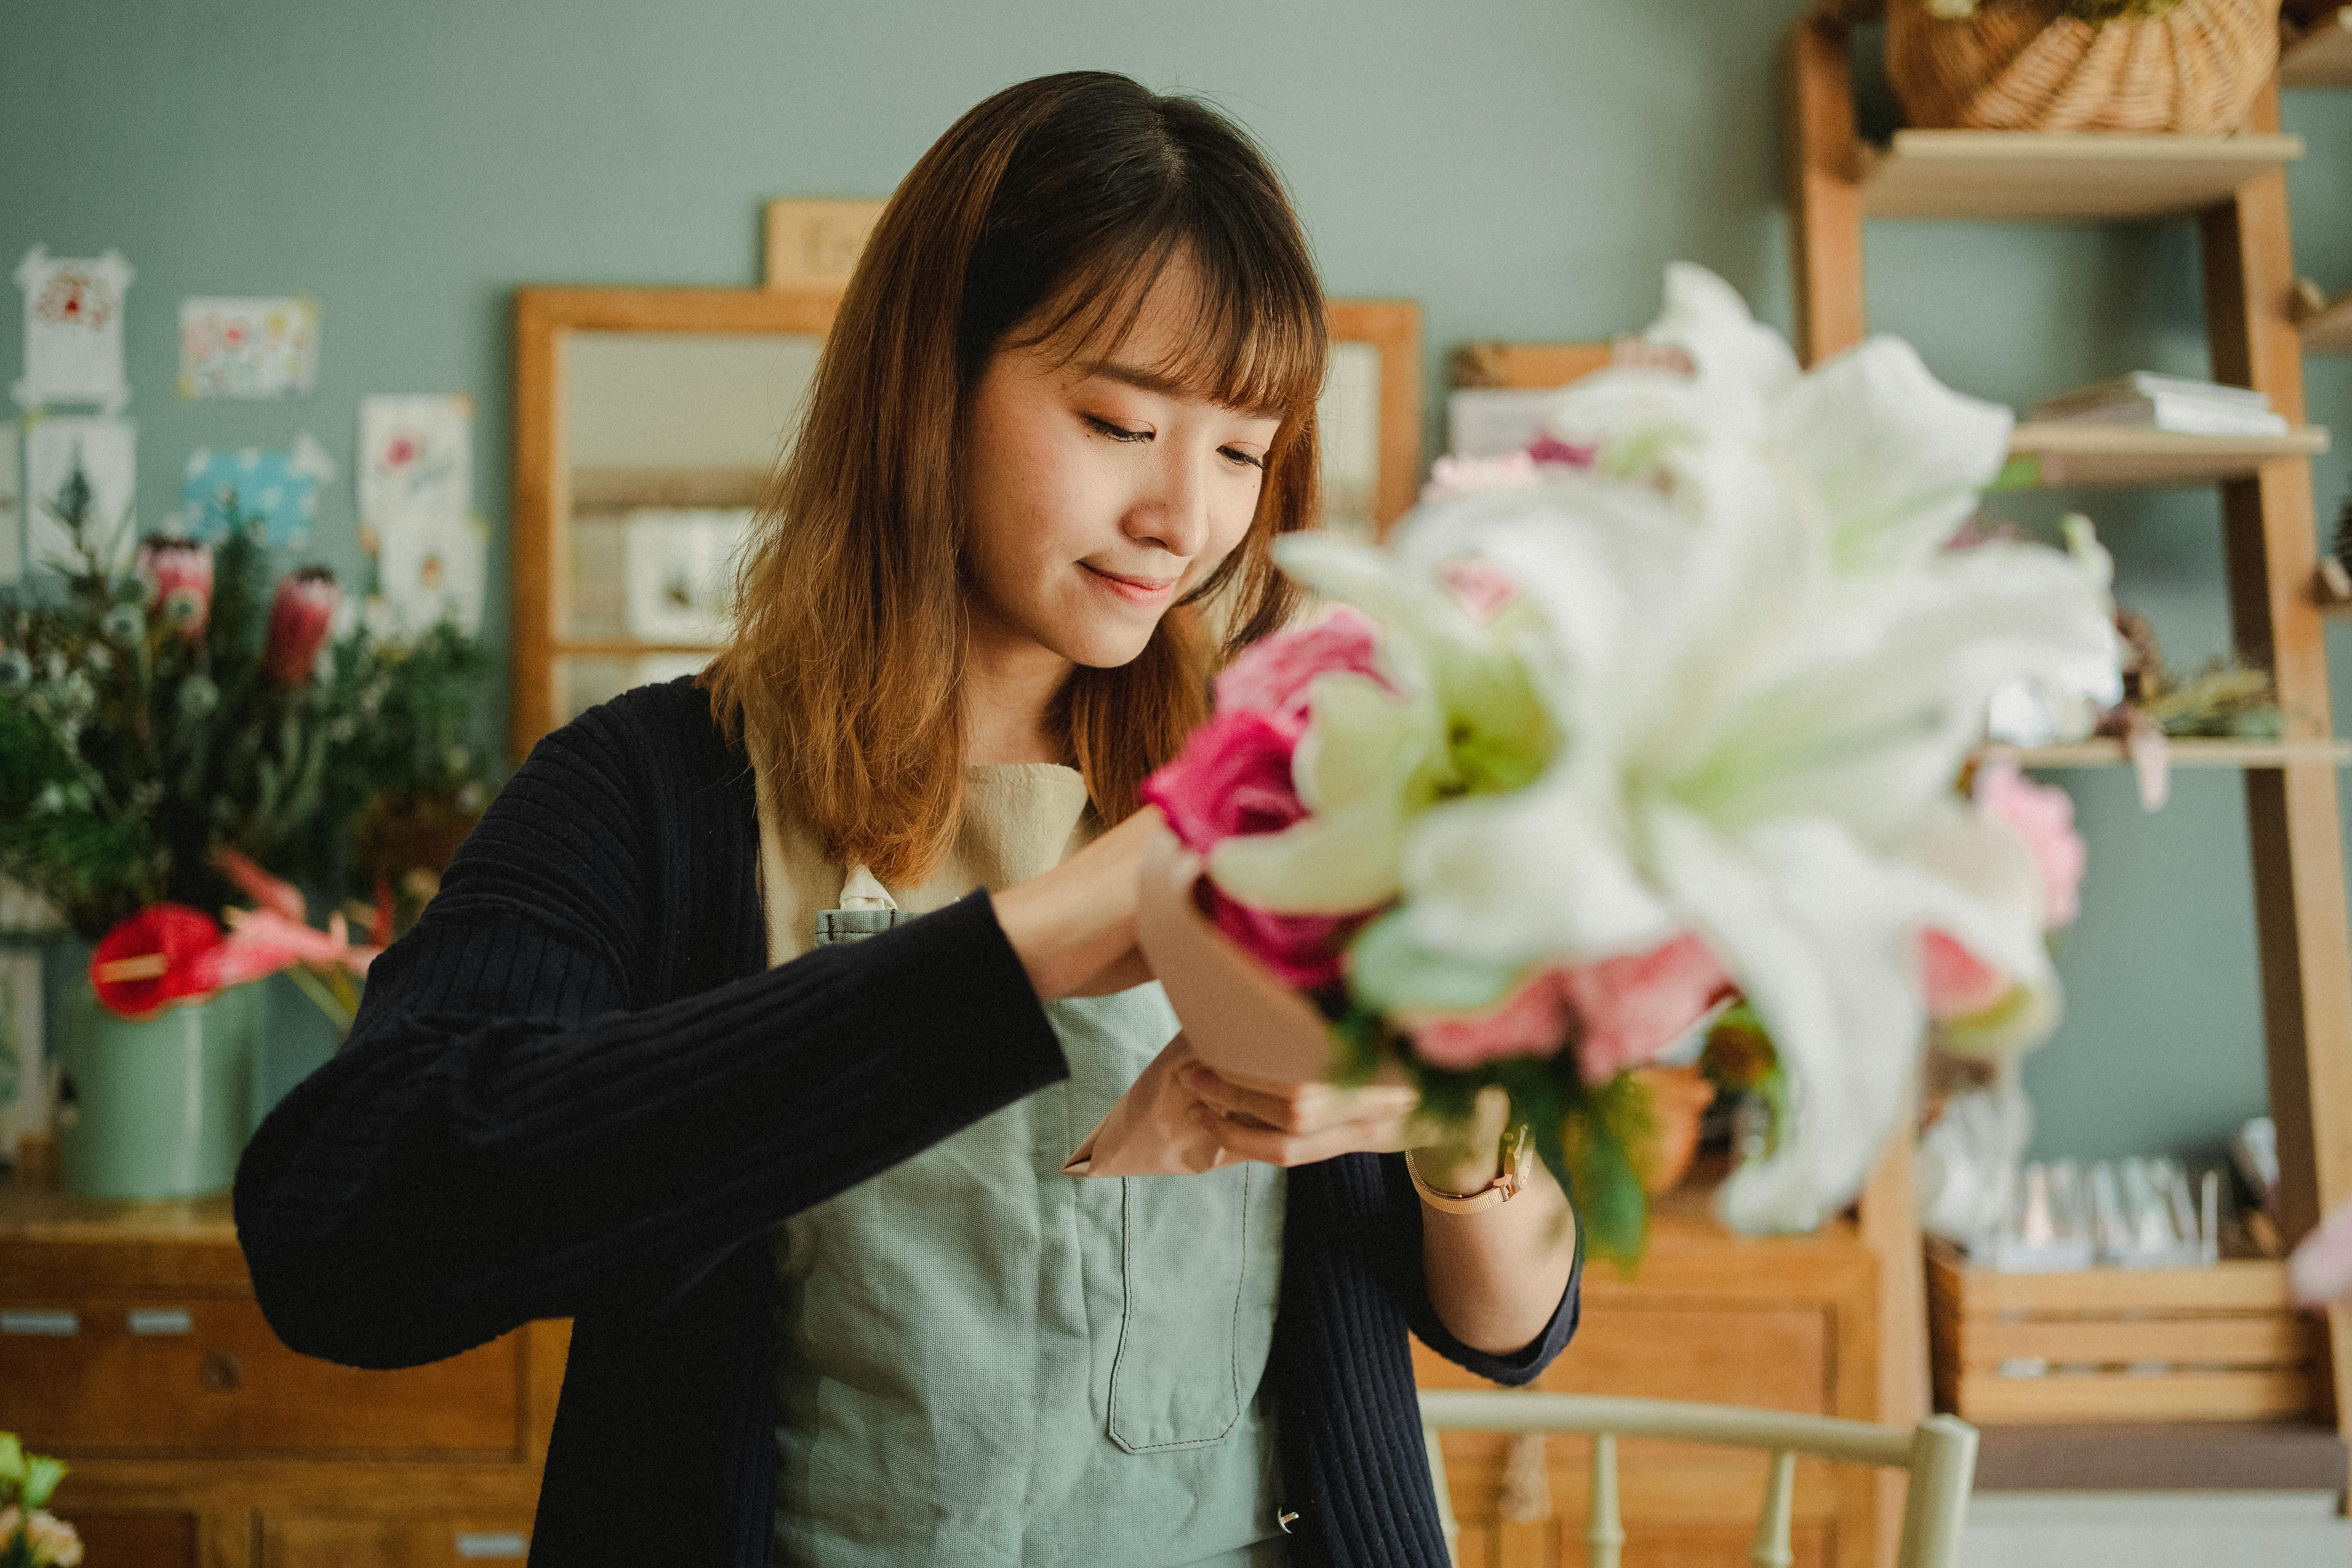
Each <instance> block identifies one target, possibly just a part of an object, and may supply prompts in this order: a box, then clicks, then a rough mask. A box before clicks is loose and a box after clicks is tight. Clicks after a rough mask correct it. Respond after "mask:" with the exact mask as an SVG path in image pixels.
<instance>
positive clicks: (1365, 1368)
mask: <svg viewBox="0 0 2352 1568" xmlns="http://www.w3.org/2000/svg"><path fill="white" fill-rule="evenodd" d="M758 845H759V831H758V826H757V820H756V813H755V810H754V806H753V793H752V787H751V774H750V772H749V769H748V767H747V765H746V763H745V761H744V758H743V755H742V753H741V752H740V750H736V749H732V748H730V747H729V746H728V745H727V744H726V742H724V740H723V738H722V737H721V736H720V734H719V731H718V730H717V728H716V726H715V725H714V724H713V722H712V721H711V718H710V713H709V703H708V700H707V698H706V697H705V696H704V694H703V693H701V692H698V691H696V690H695V689H693V688H692V687H691V686H690V684H688V682H685V681H677V682H672V683H670V684H669V685H667V686H656V687H646V688H643V689H638V690H636V691H633V692H630V693H628V694H627V695H625V696H624V697H622V698H620V699H619V700H615V701H614V702H611V703H608V704H606V705H605V706H604V707H602V708H599V709H597V710H593V711H592V712H590V713H589V714H587V715H586V716H585V717H583V718H582V719H580V720H578V721H575V722H573V723H572V724H571V725H569V726H567V727H565V728H564V729H563V730H562V731H558V732H556V733H555V734H553V735H551V736H550V737H549V738H548V739H547V740H545V741H543V742H541V744H540V745H539V746H538V747H537V748H536V749H535V750H534V751H533V752H532V753H531V755H530V760H529V761H528V762H526V763H524V765H523V767H522V768H521V769H520V772H518V773H516V775H515V777H514V779H513V780H512V782H510V783H509V784H508V785H507V787H506V788H505V790H503V791H502V792H501V793H500V794H499V798H498V799H497V801H496V802H495V803H494V804H493V805H492V806H491V808H490V811H489V814H488V816H487V817H485V818H484V820H483V822H482V824H481V826H479V827H478V828H477V829H476V830H475V832H474V834H473V836H472V837H469V838H468V839H467V841H466V844H465V847H464V848H463V849H461V850H460V851H459V852H458V855H457V862H456V864H455V865H453V866H452V867H451V868H450V869H449V872H448V875H447V877H446V879H444V881H443V883H442V888H441V892H440V894H439V896H438V897H436V899H435V900H433V902H432V904H431V905H430V907H429V908H428V909H427V910H426V912H425V917H424V918H423V919H422V920H421V921H419V922H418V923H417V925H416V928H415V930H414V931H410V932H409V933H408V934H407V935H406V936H404V937H403V938H402V939H401V940H400V941H399V942H395V943H394V944H393V946H392V948H391V950H390V951H389V952H386V953H384V955H383V957H382V958H381V959H379V960H378V961H377V963H376V965H375V967H374V970H373V973H371V975H370V977H369V981H368V985H367V993H366V998H365V1001H364V1003H363V1005H362V1007H361V1009H360V1016H359V1021H358V1024H357V1025H356V1026H355V1027H354V1028H353V1029H352V1036H351V1039H350V1042H349V1043H348V1044H347V1045H346V1046H344V1047H343V1048H342V1050H341V1052H340V1053H339V1054H338V1055H337V1056H336V1057H335V1058H334V1059H333V1060H331V1062H329V1063H328V1064H327V1065H326V1066H325V1067H323V1068H320V1069H319V1070H318V1071H317V1072H316V1073H314V1074H312V1075H311V1076H310V1078H309V1079H306V1080H305V1081H304V1082H303V1083H301V1084H300V1085H299V1087H297V1088H296V1089H294V1091H293V1092H292V1093H291V1094H289V1096H288V1097H287V1098H286V1100H284V1101H283V1102H282V1103H280V1104H279V1105H278V1108H277V1110H274V1111H273V1112H272V1113H271V1114H270V1116H269V1117H268V1120H267V1121H265V1122H264V1123H263V1125H262V1127H261V1129H260V1131H258V1132H257V1134H256V1135H255V1137H254V1139H253V1142H252V1143H251V1144H250V1146H249V1147H248V1148H247V1151H246V1153H245V1158H244V1161H243V1163H242V1164H241V1165H240V1167H239V1169H238V1171H237V1180H236V1225H237V1236H238V1239H239V1240H240V1242H241V1243H242V1244H243V1246H244V1248H245V1255H246V1259H247V1264H248V1265H249V1267H250V1268H251V1271H252V1275H253V1282H254V1289H255V1290H256V1292H257V1295H258V1297H259V1299H260V1303H261V1307H262V1310H263V1311H264V1312H265V1313H267V1314H268V1319H269V1321H270V1324H271V1326H272V1327H273V1328H275V1329H276V1330H277V1331H278V1335H279V1337H280V1338H282V1339H283V1340H284V1341H285V1342H286V1343H287V1344H289V1346H291V1347H292V1348H294V1349H295V1350H297V1351H300V1352H304V1353H306V1354H310V1355H315V1356H321V1357H324V1358H326V1359H328V1360H330V1361H335V1362H341V1363H345V1364H347V1365H352V1366H362V1367H403V1366H415V1365H417V1364H420V1363H425V1362H430V1361H436V1360H438V1359H440V1358H442V1357H445V1356H450V1355H455V1354H457V1352H461V1351H465V1350H467V1349H469V1348H471V1347H473V1346H475V1345H478V1344H481V1343H484V1342H487V1341H488V1340H491V1339H493V1338H495V1337H497V1336H498V1335H499V1334H502V1333H505V1332H507V1331H509V1330H511V1329H513V1328H515V1327H517V1326H518V1325H520V1324H521V1323H524V1322H526V1321H530V1320H532V1319H539V1318H570V1319H572V1352H571V1362H570V1365H569V1367H568V1368H567V1370H566V1372H565V1373H564V1379H563V1394H562V1401H561V1403H560V1404H559V1405H558V1407H557V1411H556V1418H555V1430H554V1436H553V1439H552V1442H551V1447H550V1448H549V1451H548V1456H547V1469H546V1475H545V1479H544V1480H543V1482H542V1483H541V1491H540V1501H539V1512H538V1522H537V1524H536V1527H535V1529H534V1531H533V1536H532V1541H531V1553H530V1560H531V1562H532V1563H534V1564H537V1565H540V1568H571V1565H572V1564H581V1565H587V1564H610V1563H653V1562H662V1563H691V1564H711V1565H727V1568H762V1565H764V1564H766V1563H768V1561H769V1555H770V1542H771V1539H772V1517H771V1515H772V1506H773V1484H774V1472H775V1468H776V1451H775V1442H774V1431H773V1420H774V1417H773V1415H772V1398H773V1389H774V1375H773V1362H772V1357H773V1353H774V1330H773V1321H772V1309H771V1300H772V1289H773V1283H772V1271H771V1264H770V1254H769V1248H768V1231H769V1227H770V1226H773V1225H774V1224H775V1223H776V1222H777V1221H779V1220H781V1219H783V1218H785V1217H786V1216H787V1215H792V1214H794V1213H796V1212H798V1211H800V1210H802V1209H804V1208H807V1207H809V1206H811V1205H814V1204H818V1203H821V1202H823V1201H824V1200H825V1199H826V1198H829V1197H831V1196H833V1195H834V1194H836V1193H839V1192H841V1191H843V1190H844V1189H845V1188H847V1187H849V1186H851V1185H853V1184H856V1183H857V1182H859V1181H861V1180H863V1179H864V1178H866V1176H869V1175H872V1174H874V1173H876V1172H878V1171H881V1170H883V1169H885V1168H886V1167H887V1166H889V1165H891V1164H893V1163H897V1162H898V1161H900V1160H903V1159H906V1158H908V1156H909V1155H912V1154H914V1153H917V1152H919V1151H921V1150H923V1149H925V1148H927V1147H929V1145H931V1144H933V1143H935V1142H939V1141H940V1139H943V1138H945V1137H947V1136H949V1135H950V1133H953V1132H955V1131H958V1130H959V1129H961V1128H964V1127H968V1126H970V1125H971V1123H973V1122H975V1121H979V1120H980V1119H981V1118H982V1117H984V1116H986V1115H988V1114H989V1113H991V1112H992V1111H994V1110H998V1109H999V1108H1001V1107H1003V1106H1004V1105H1007V1104H1009V1103H1011V1102H1012V1101H1013V1100H1018V1099H1019V1098H1021V1097H1022V1096H1023V1095H1025V1094H1029V1093H1031V1092H1033V1091H1034V1090H1036V1089H1040V1088H1042V1087H1044V1086H1045V1085H1047V1084H1050V1083H1053V1082H1055V1081H1056V1080H1058V1079H1062V1078H1063V1077H1065V1076H1066V1072H1067V1068H1066V1065H1065V1063H1064V1060H1063V1057H1062V1052H1061V1048H1060V1047H1059V1045H1058V1044H1057V1043H1056V1041H1055V1037H1054V1034H1053V1031H1052V1029H1051V1028H1050V1027H1049V1026H1047V1024H1046V1021H1045V1014H1044V1012H1043V1010H1042V1009H1041V1008H1040V1007H1039V1005H1038V1003H1037V998H1036V995H1035V994H1034V992H1033V991H1032V990H1031V988H1030V985H1029V983H1028V981H1027V979H1026V977H1025V976H1024V973H1023V971H1022V968H1021V964H1020V963H1019V961H1018V960H1017V959H1016V958H1015V956H1014V955H1013V951H1012V949H1011V947H1010V946H1009V945H1008V944H1007V943H1006V942H1005V940H1004V937H1003V933H1002V932H1001V931H999V930H998V928H997V925H996V921H995V918H994V915H993V913H992V908H991V905H990V903H989V900H988V899H987V898H986V897H985V896H984V895H977V894H976V895H974V896H972V897H971V898H968V899H965V900H962V901H961V902H959V903H956V904H953V905H951V906H950V907H949V908H947V909H944V910H939V911H937V912H935V913H933V914H930V915H928V916H926V917H924V918H923V919H921V920H918V921H910V922H908V924H905V925H902V926H899V927H898V928H897V929H896V930H894V931H889V932H887V933H886V934H884V935H880V936H877V937H874V938H872V939H870V940H868V941H866V942H857V943H854V944H847V945H839V946H831V947H823V948H818V949H816V950H814V951H813V952H809V953H808V954H807V955H806V956H804V957H802V958H798V959H795V960H793V962H792V963H786V964H782V965H780V966H778V967H776V968H773V969H771V968H769V967H768V963H767V952H766V935H765V931H766V928H765V922H764V921H763V919H762V916H761V905H760V896H759V889H758V882H757V876H758V862H759V855H758ZM1577 1301H1578V1286H1577V1280H1576V1279H1570V1283H1569V1287H1568V1289H1567V1292H1566V1293H1565V1295H1564V1296H1563V1297H1562V1299H1561V1301H1560V1304H1559V1309H1558V1310H1557V1311H1556V1312H1555V1313H1554V1315H1553V1318H1552V1321H1551V1322H1550V1324H1549V1327H1548V1328H1546V1329H1545V1331H1544V1332H1543V1334H1542V1336H1541V1337H1540V1338H1539V1339H1538V1340H1537V1341H1536V1342H1535V1343H1533V1344H1532V1345H1529V1346H1528V1347H1527V1349H1526V1350H1524V1351H1523V1352H1520V1353H1519V1354H1517V1355H1515V1356H1509V1357H1496V1356H1490V1355H1485V1354H1482V1353H1480V1352H1476V1351H1474V1350H1471V1349H1469V1348H1468V1347H1467V1346H1465V1345H1463V1344H1461V1343H1460V1342H1457V1341H1456V1340H1454V1338H1453V1336H1452V1335H1450V1334H1448V1333H1447V1332H1446V1331H1444V1327H1443V1326H1442V1325H1441V1324H1440V1323H1439V1322H1438V1321H1437V1318H1436V1315H1435V1313H1434V1312H1433V1310H1432V1309H1431V1307H1430V1304H1429V1298H1428V1295H1427V1292H1426V1290H1425V1289H1424V1287H1423V1277H1422V1264H1421V1211H1420V1205H1419V1204H1418V1202H1417V1200H1416V1199H1415V1198H1414V1196H1413V1194H1412V1187H1411V1185H1410V1184H1409V1183H1408V1181H1407V1179H1406V1177H1405V1174H1404V1172H1403V1168H1402V1161H1400V1160H1398V1159H1396V1158H1395V1157H1393V1156H1390V1157H1386V1158H1382V1157H1377V1156H1373V1155H1369V1154H1350V1155H1346V1156H1343V1157H1341V1158H1339V1159H1336V1160H1329V1161H1326V1162H1324V1163H1320V1164H1316V1165H1307V1166H1302V1167H1300V1168H1298V1169H1297V1170H1295V1171H1293V1172H1292V1173H1290V1184H1289V1204H1288V1220H1287V1226H1286V1235H1285V1237H1284V1247H1283V1272H1282V1282H1281V1299H1280V1307H1279V1310H1278V1314H1277V1317H1276V1324H1275V1337H1274V1349H1273V1352H1272V1356H1271V1359H1270V1361H1269V1363H1268V1366H1267V1376H1268V1378H1269V1379H1270V1380H1271V1382H1272V1387H1273V1389H1274V1392H1275V1395H1276V1401H1277V1409H1278V1410H1279V1412H1280V1432H1281V1442H1282V1449H1283V1477H1284V1498H1283V1503H1284V1506H1285V1507H1286V1509H1288V1510H1294V1511H1296V1512H1297V1515H1298V1520H1297V1524H1296V1526H1295V1529H1296V1531H1297V1548H1296V1552H1297V1555H1296V1560H1297V1562H1298V1563H1301V1564H1302V1565H1304V1564H1313V1563H1331V1564H1335V1565H1338V1564H1347V1565H1355V1564H1376V1563H1377V1564H1398V1565H1401V1568H1402V1565H1411V1568H1442V1565H1443V1564H1444V1561H1445V1554H1444V1542H1443V1541H1442V1540H1441V1538H1440V1535H1439V1531H1438V1523H1437V1513H1436V1507H1435V1500H1434V1498H1433V1494H1432V1491H1431V1488H1430V1479H1429V1468H1428V1464H1427V1460H1426V1458H1425V1457H1424V1454H1423V1447H1422V1439H1421V1429H1420V1424H1419V1419H1418V1416H1417V1415H1416V1414H1415V1406H1414V1402H1413V1378H1412V1362H1411V1358H1410V1355H1409V1353H1408V1350H1407V1343H1406V1331H1407V1329H1408V1328H1410V1329H1411V1330H1412V1331H1413V1332H1415V1333H1418V1334H1419V1335H1420V1336H1421V1337H1422V1338H1423V1340H1424V1341H1425V1342H1428V1343H1429V1344H1430V1345H1432V1346H1433V1347H1434V1348H1435V1349H1437V1350H1438V1351H1440V1352H1443V1353H1444V1354H1445V1355H1446V1356H1448V1357H1450V1358H1452V1359H1453V1360H1454V1361H1455V1362H1458V1363H1461V1364H1462V1365H1464V1366H1465V1367H1468V1368H1470V1369H1471V1370H1472V1371H1474V1372H1476V1373H1480V1374H1481V1375H1483V1376H1486V1377H1488V1378H1491V1379H1494V1380H1496V1381H1497V1382H1501V1383H1510V1384H1517V1383H1524V1382H1526V1381H1527V1380H1528V1379H1530V1378H1532V1377H1534V1376H1535V1375H1536V1374H1537V1373H1538V1372H1540V1371H1541V1370H1542V1369H1543V1368H1544V1367H1545V1366H1546V1365H1547V1364H1549V1363H1550V1361H1551V1360H1552V1358H1553V1357H1554V1356H1556V1355H1558V1354H1559V1351H1560V1349H1561V1347H1562V1346H1564V1345H1565V1344H1566V1343H1567V1342H1568V1339H1569V1336H1570V1333H1571V1332H1573V1331H1574V1329H1575V1325H1576V1317H1577Z"/></svg>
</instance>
